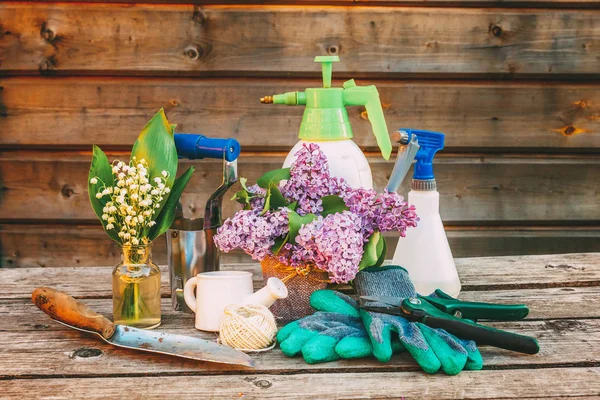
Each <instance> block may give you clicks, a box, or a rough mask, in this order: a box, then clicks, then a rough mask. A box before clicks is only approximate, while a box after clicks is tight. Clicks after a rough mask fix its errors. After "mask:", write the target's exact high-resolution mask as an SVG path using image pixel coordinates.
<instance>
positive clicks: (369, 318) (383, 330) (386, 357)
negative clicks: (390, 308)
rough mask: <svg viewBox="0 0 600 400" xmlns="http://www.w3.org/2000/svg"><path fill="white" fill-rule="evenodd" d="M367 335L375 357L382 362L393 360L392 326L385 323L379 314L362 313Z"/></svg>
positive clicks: (362, 311)
mask: <svg viewBox="0 0 600 400" xmlns="http://www.w3.org/2000/svg"><path fill="white" fill-rule="evenodd" d="M360 313H361V315H362V319H363V323H364V325H365V328H366V330H367V334H368V335H369V338H370V339H371V344H372V346H373V355H374V356H375V358H377V359H378V360H379V361H381V362H388V361H390V358H392V353H393V351H392V325H391V324H388V323H385V322H384V320H383V319H382V318H380V317H379V316H380V315H383V314H377V313H370V312H366V311H364V310H361V311H360Z"/></svg>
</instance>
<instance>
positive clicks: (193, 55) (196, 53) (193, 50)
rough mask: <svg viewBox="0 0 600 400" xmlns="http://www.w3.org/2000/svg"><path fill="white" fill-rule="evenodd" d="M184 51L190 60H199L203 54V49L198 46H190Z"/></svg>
mask: <svg viewBox="0 0 600 400" xmlns="http://www.w3.org/2000/svg"><path fill="white" fill-rule="evenodd" d="M184 53H185V55H186V57H187V58H189V59H190V60H197V59H198V58H200V56H201V55H202V49H199V48H197V47H196V46H188V47H186V48H185V50H184Z"/></svg>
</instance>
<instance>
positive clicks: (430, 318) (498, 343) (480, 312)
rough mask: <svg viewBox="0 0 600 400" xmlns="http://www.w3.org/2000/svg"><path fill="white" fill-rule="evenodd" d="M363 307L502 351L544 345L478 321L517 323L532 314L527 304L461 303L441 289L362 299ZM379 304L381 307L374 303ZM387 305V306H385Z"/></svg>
mask: <svg viewBox="0 0 600 400" xmlns="http://www.w3.org/2000/svg"><path fill="white" fill-rule="evenodd" d="M360 300H361V302H360V303H361V305H360V308H361V309H363V310H366V311H370V312H377V313H383V314H389V315H397V316H400V317H403V318H406V319H407V320H409V321H413V322H421V323H423V324H425V325H427V326H429V327H431V328H440V329H444V330H446V331H447V332H449V333H451V334H453V335H455V336H457V337H459V338H461V339H468V340H473V341H475V343H477V344H486V345H490V346H494V347H498V348H501V349H506V350H512V351H517V352H520V353H526V354H536V353H538V352H539V351H540V346H539V344H538V342H537V340H536V339H535V338H532V337H530V336H524V335H518V334H516V333H511V332H507V331H503V330H500V329H494V328H490V327H488V326H485V325H481V324H477V323H476V321H477V320H478V319H486V320H493V321H517V320H521V319H523V318H525V317H526V316H527V314H529V308H527V306H526V305H525V304H493V303H479V302H469V301H460V300H457V299H455V298H453V297H451V296H449V295H447V294H446V293H444V292H442V291H441V290H439V289H438V290H436V291H435V295H431V296H421V295H417V296H416V297H411V298H406V299H403V298H397V297H389V296H362V297H361V298H360ZM373 303H377V304H373ZM382 304H383V305H382Z"/></svg>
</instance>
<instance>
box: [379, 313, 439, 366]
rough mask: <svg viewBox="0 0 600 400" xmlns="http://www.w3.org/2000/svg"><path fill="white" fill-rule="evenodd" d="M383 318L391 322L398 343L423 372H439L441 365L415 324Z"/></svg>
mask: <svg viewBox="0 0 600 400" xmlns="http://www.w3.org/2000/svg"><path fill="white" fill-rule="evenodd" d="M384 317H385V318H389V319H390V320H391V325H393V327H394V330H396V331H397V332H398V337H399V339H400V342H401V343H402V345H403V346H404V348H405V349H406V350H407V351H408V352H409V353H410V355H411V356H412V357H413V358H414V359H415V361H416V362H417V364H419V366H420V367H421V368H422V369H423V371H425V372H427V373H428V374H435V373H436V372H438V371H439V370H440V367H441V366H442V363H441V361H440V359H439V358H438V356H437V355H436V353H435V351H434V349H433V348H432V346H430V345H429V342H428V341H427V339H426V338H425V336H424V335H423V333H422V332H421V330H420V329H419V327H418V326H417V324H415V323H413V322H410V321H408V320H406V319H404V318H401V317H393V316H388V315H385V316H384Z"/></svg>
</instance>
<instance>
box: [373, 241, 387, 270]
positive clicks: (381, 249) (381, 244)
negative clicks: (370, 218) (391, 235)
mask: <svg viewBox="0 0 600 400" xmlns="http://www.w3.org/2000/svg"><path fill="white" fill-rule="evenodd" d="M377 253H379V258H378V259H377V262H376V263H375V265H374V266H375V267H381V266H382V265H383V262H384V261H385V255H386V253H387V242H386V241H385V237H384V236H383V235H380V239H379V241H378V242H377Z"/></svg>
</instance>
